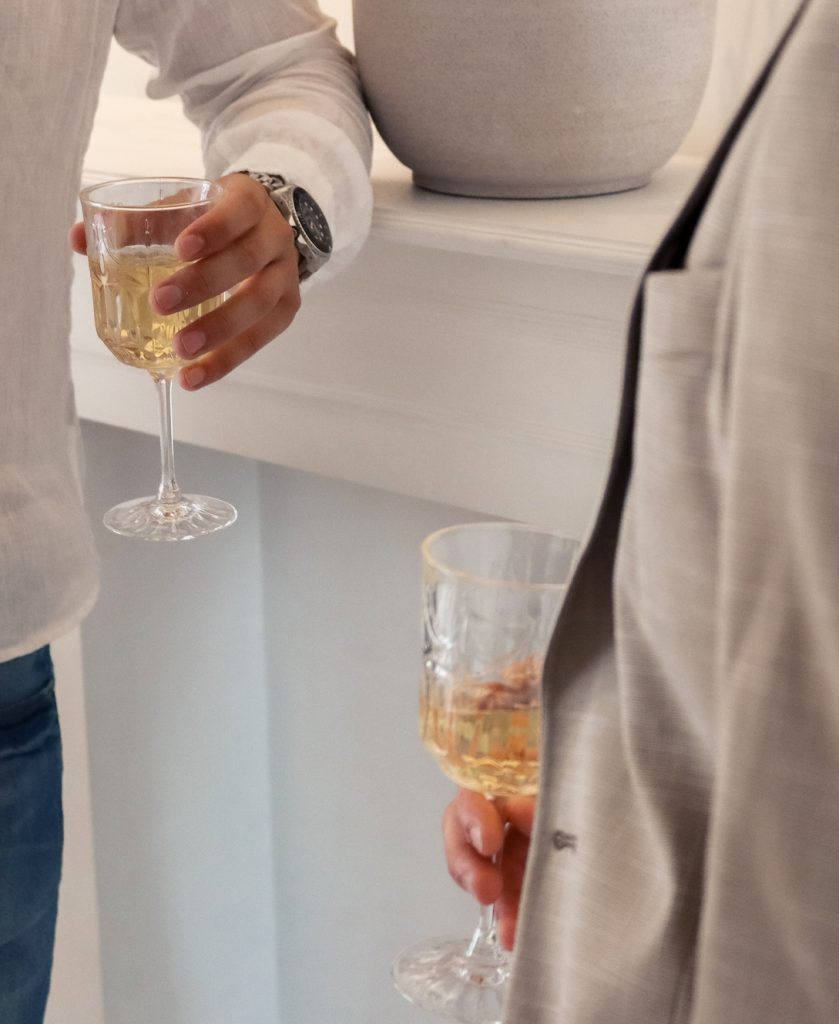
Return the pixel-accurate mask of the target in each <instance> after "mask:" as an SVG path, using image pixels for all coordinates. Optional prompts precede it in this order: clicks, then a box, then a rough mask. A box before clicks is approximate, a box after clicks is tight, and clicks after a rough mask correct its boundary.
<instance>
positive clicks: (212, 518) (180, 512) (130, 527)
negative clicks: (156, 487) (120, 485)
mask: <svg viewBox="0 0 839 1024" xmlns="http://www.w3.org/2000/svg"><path fill="white" fill-rule="evenodd" d="M102 522H103V523H104V524H105V526H107V527H108V529H109V530H111V531H113V532H114V533H118V534H119V535H120V536H121V537H138V538H139V539H140V540H164V541H166V540H193V539H194V538H195V537H203V536H204V535H205V534H207V533H215V532H216V531H217V530H223V529H224V528H225V526H230V525H231V524H232V523H235V522H236V509H235V508H234V507H233V506H232V505H231V504H229V503H228V502H226V501H222V500H221V499H220V498H208V497H207V496H206V495H204V494H182V495H181V496H180V498H179V499H178V500H177V501H173V502H161V501H160V500H159V499H158V498H157V497H149V498H137V499H136V500H134V501H125V502H123V503H122V504H121V505H115V506H114V507H113V508H112V509H109V510H108V511H107V512H106V513H105V515H104V517H103V519H102Z"/></svg>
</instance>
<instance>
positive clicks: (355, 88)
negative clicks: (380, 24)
mask: <svg viewBox="0 0 839 1024" xmlns="http://www.w3.org/2000/svg"><path fill="white" fill-rule="evenodd" d="M114 34H115V37H116V39H117V41H118V42H119V43H120V45H122V46H123V47H125V49H127V50H130V51H131V52H133V53H136V54H138V55H139V56H140V57H142V58H144V59H145V60H146V61H148V62H149V63H150V64H151V65H153V67H154V68H155V69H156V72H157V73H156V75H155V76H154V77H153V78H152V79H151V81H150V83H149V86H148V89H147V92H148V94H149V96H151V97H153V98H162V97H168V96H172V95H174V94H176V93H177V94H180V96H181V98H182V101H183V105H184V111H185V113H186V115H187V117H189V119H190V120H191V121H193V122H194V123H195V124H196V125H197V126H198V127H199V129H200V130H201V136H202V144H203V153H204V161H205V165H206V171H207V174H208V175H209V176H210V177H213V178H215V177H220V176H221V175H223V174H226V173H228V172H230V171H233V170H242V169H246V168H247V169H252V170H260V171H268V172H271V173H277V174H282V175H283V176H284V177H286V178H287V179H289V180H291V181H294V182H296V183H297V184H300V185H302V186H303V187H304V188H306V189H308V191H309V192H311V193H312V195H313V196H314V197H315V199H316V200H317V201H318V203H319V204H320V205H321V207H322V208H323V210H324V212H325V214H326V216H327V218H328V220H329V223H330V227H331V228H332V233H333V236H334V244H335V251H334V254H333V258H332V259H331V260H330V261H329V263H328V264H327V265H326V267H325V268H324V269H323V271H321V272H320V273H319V274H318V275H317V277H316V278H315V279H314V280H323V279H325V278H327V277H329V276H332V275H334V274H335V273H336V272H337V271H339V270H340V269H341V268H342V267H344V266H345V265H346V264H347V263H348V262H349V261H350V260H351V259H352V258H353V257H354V256H355V254H356V253H357V252H358V250H359V249H360V248H361V245H362V243H363V242H364V239H365V237H366V235H367V232H368V230H369V226H370V218H371V211H372V191H371V187H370V180H369V167H370V159H371V145H372V143H371V130H370V124H369V118H368V115H367V112H366V110H365V107H364V103H363V101H362V98H361V92H360V88H359V84H358V78H357V74H356V70H355V62H354V59H353V57H352V55H351V54H350V53H349V52H348V51H347V50H346V49H344V48H343V47H342V46H341V45H340V43H339V41H338V39H337V36H336V35H335V21H334V20H333V19H330V18H327V17H326V16H325V15H324V14H323V13H322V12H321V11H320V9H319V8H318V6H317V3H316V0H248V2H247V3H243V4H238V5H235V4H230V3H229V2H226V0H121V2H120V4H119V8H118V11H117V18H116V23H115V29H114ZM164 170H165V168H164Z"/></svg>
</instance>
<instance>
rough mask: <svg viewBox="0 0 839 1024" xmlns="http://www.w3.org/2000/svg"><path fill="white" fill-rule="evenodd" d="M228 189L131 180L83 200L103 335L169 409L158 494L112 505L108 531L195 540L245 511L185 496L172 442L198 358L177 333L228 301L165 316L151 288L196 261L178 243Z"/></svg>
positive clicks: (190, 181)
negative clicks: (185, 381) (177, 401)
mask: <svg viewBox="0 0 839 1024" xmlns="http://www.w3.org/2000/svg"><path fill="white" fill-rule="evenodd" d="M223 193H224V189H223V187H222V186H221V185H220V184H218V183H217V182H211V181H206V180H204V179H200V178H123V179H120V180H117V181H110V182H104V183H101V184H98V185H92V186H90V187H89V188H86V189H84V190H83V191H82V192H81V194H80V197H79V198H80V201H81V205H82V211H83V217H84V225H85V238H86V242H87V259H88V266H89V269H90V281H91V288H92V292H93V312H94V320H95V323H96V332H97V334H98V335H99V337H100V338H101V340H102V341H103V342H104V343H105V345H106V346H107V347H108V348H109V349H110V351H111V352H112V353H113V354H114V355H115V356H116V357H117V359H119V360H120V361H121V362H123V363H126V364H127V365H128V366H134V367H139V368H142V369H145V370H147V371H148V372H149V373H150V374H151V376H152V379H153V380H154V382H155V385H156V387H157V392H158V401H159V409H160V439H161V446H160V450H161V480H160V485H159V487H158V491H157V494H156V495H154V496H150V497H146V498H138V499H135V500H132V501H128V502H123V503H122V504H120V505H117V506H115V507H114V508H112V509H110V510H109V511H108V512H107V513H106V514H105V517H104V523H105V525H106V526H107V527H108V528H109V529H110V530H112V531H113V532H115V533H118V534H121V535H122V536H127V537H140V538H142V539H144V540H156V541H174V540H189V539H192V538H193V537H198V536H201V535H203V534H206V533H213V532H215V531H216V530H220V529H222V528H224V527H225V526H230V525H231V524H232V523H233V522H235V520H236V509H235V508H234V507H233V506H232V505H230V504H229V503H228V502H226V501H221V500H220V499H218V498H210V497H207V496H205V495H185V494H183V493H182V492H181V490H180V488H179V487H178V484H177V481H176V479H175V469H174V448H173V442H172V380H173V379H174V377H176V376H177V374H178V371H179V369H180V368H181V367H182V366H185V365H187V364H188V363H189V362H190V360H187V359H184V358H182V357H180V356H179V355H178V354H177V353H176V351H175V348H174V338H175V335H176V334H177V333H178V332H179V331H181V330H183V329H184V328H185V327H186V326H187V325H188V324H190V323H192V322H193V321H194V320H197V319H198V318H199V317H202V316H204V315H206V314H207V313H209V312H211V311H212V310H213V309H215V308H216V307H217V306H218V305H220V303H221V302H223V301H224V298H225V296H224V295H218V296H214V297H213V298H211V299H208V300H206V301H204V302H201V303H198V304H196V305H195V306H192V307H190V308H189V309H186V310H182V311H180V312H177V313H173V314H169V315H163V314H160V313H157V312H156V311H155V310H154V309H153V308H152V306H151V304H150V302H149V295H150V293H151V291H152V290H153V289H154V288H155V287H157V285H159V284H160V283H161V282H162V281H164V280H165V279H166V278H168V277H169V276H171V275H172V274H174V273H175V272H176V271H177V270H179V269H181V268H182V267H183V266H185V265H186V262H187V261H184V260H181V259H180V258H179V257H178V256H177V254H176V251H175V241H176V239H177V237H178V235H180V233H181V232H182V231H183V230H184V229H185V228H187V227H188V226H189V225H190V224H192V223H193V221H195V220H197V219H198V218H199V217H201V216H203V214H204V213H206V212H208V211H209V210H211V209H212V207H213V206H214V205H215V204H216V203H217V202H218V201H219V199H220V198H221V196H222V195H223Z"/></svg>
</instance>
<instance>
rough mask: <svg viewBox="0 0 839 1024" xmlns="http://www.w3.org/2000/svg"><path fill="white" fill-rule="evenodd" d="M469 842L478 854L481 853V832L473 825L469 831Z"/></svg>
mask: <svg viewBox="0 0 839 1024" xmlns="http://www.w3.org/2000/svg"><path fill="white" fill-rule="evenodd" d="M469 842H470V843H471V844H472V845H473V846H474V847H475V849H476V850H477V851H478V853H480V852H481V845H482V843H481V830H480V829H479V828H478V826H477V825H473V826H472V827H471V828H470V829H469Z"/></svg>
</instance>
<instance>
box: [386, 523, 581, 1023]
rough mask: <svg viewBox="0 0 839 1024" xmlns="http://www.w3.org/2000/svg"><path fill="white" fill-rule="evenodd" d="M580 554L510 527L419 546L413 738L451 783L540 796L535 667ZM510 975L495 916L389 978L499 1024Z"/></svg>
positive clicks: (405, 958) (425, 948)
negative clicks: (418, 665) (419, 669)
mask: <svg viewBox="0 0 839 1024" xmlns="http://www.w3.org/2000/svg"><path fill="white" fill-rule="evenodd" d="M578 546H579V545H578V544H577V542H576V541H574V540H569V539H567V538H565V537H560V536H557V535H556V534H553V533H549V532H546V531H544V530H539V529H537V528H534V527H529V526H524V525H519V524H515V523H469V524H465V525H462V526H454V527H450V528H449V529H446V530H440V531H438V532H437V533H434V534H432V535H431V536H430V537H428V538H426V540H425V541H424V542H423V545H422V563H423V565H422V568H423V595H424V609H423V674H422V683H421V693H420V734H421V736H422V739H423V742H424V743H425V745H426V747H427V748H428V750H429V751H430V752H431V754H432V755H433V757H434V758H435V760H436V761H437V763H438V764H439V765H440V767H441V768H442V770H443V771H444V772H445V773H446V774H447V775H448V776H449V777H450V778H451V779H452V780H453V781H454V782H456V783H457V784H458V785H459V786H463V787H465V788H467V789H472V790H475V791H477V792H479V793H481V794H483V795H484V796H485V797H487V798H488V799H497V798H500V797H510V796H532V795H535V794H536V792H537V790H538V785H539V746H540V720H541V675H542V664H543V660H544V654H545V651H546V650H547V646H548V641H549V639H550V635H551V632H552V630H553V625H554V621H555V619H556V616H557V614H558V612H559V608H560V605H561V603H562V600H563V598H564V596H565V591H566V589H567V585H568V581H569V578H570V574H571V568H572V565H573V563H574V559H575V557H576V554H577V550H578ZM509 974H510V959H509V956H508V954H507V953H506V951H505V950H504V949H502V948H501V946H500V945H499V943H498V937H497V933H496V926H495V914H494V909H493V908H492V907H485V908H483V909H482V912H481V916H480V920H479V923H478V927H477V929H476V930H475V932H474V934H473V935H472V936H471V937H469V938H447V937H446V938H440V939H432V940H431V941H429V942H424V943H421V944H420V945H418V946H414V947H411V948H410V949H407V950H405V951H404V952H403V953H401V954H400V956H399V957H397V959H396V960H395V962H394V964H393V968H392V975H393V979H394V982H395V984H396V987H397V988H398V989H399V991H400V992H401V993H402V994H403V995H404V996H405V997H406V998H407V999H409V1000H410V1001H411V1002H413V1003H416V1004H417V1005H419V1006H422V1007H424V1008H425V1009H427V1010H431V1011H432V1012H435V1013H438V1014H440V1015H441V1016H444V1017H450V1018H452V1019H454V1020H458V1021H462V1022H464V1024H500V1022H501V1020H502V1007H503V1004H504V998H505V992H506V987H507V980H508V978H509Z"/></svg>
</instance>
